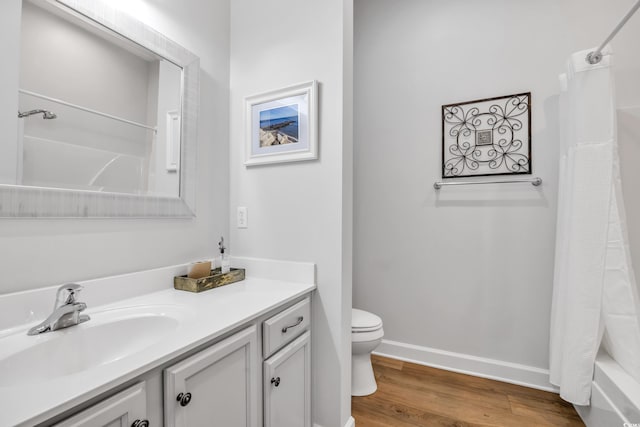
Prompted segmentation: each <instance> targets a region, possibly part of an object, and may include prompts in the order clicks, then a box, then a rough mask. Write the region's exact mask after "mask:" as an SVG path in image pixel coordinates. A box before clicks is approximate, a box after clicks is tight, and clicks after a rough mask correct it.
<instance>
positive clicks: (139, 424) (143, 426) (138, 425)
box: [131, 420, 149, 427]
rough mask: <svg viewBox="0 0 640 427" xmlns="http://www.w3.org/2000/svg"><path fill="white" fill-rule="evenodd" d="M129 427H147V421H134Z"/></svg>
mask: <svg viewBox="0 0 640 427" xmlns="http://www.w3.org/2000/svg"><path fill="white" fill-rule="evenodd" d="M131 427H149V420H135V421H134V422H133V424H131Z"/></svg>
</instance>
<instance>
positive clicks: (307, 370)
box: [263, 331, 311, 427]
mask: <svg viewBox="0 0 640 427" xmlns="http://www.w3.org/2000/svg"><path fill="white" fill-rule="evenodd" d="M263 386H264V427H310V426H311V333H310V332H308V331H307V332H305V333H304V334H303V335H302V336H301V337H299V338H297V339H296V340H295V341H293V342H292V343H291V344H289V345H287V346H286V347H285V348H283V349H282V350H280V351H279V352H277V353H276V354H275V355H274V356H272V357H270V358H269V359H268V360H266V361H265V362H264V367H263Z"/></svg>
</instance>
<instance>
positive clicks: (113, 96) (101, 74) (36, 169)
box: [0, 0, 199, 217]
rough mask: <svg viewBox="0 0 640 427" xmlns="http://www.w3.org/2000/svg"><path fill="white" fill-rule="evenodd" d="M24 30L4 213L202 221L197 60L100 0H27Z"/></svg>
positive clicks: (2, 191)
mask: <svg viewBox="0 0 640 427" xmlns="http://www.w3.org/2000/svg"><path fill="white" fill-rule="evenodd" d="M21 24H22V26H21V45H20V47H21V61H20V64H19V66H20V87H19V88H18V91H19V105H18V108H17V117H16V121H17V127H18V140H17V141H15V143H14V144H13V145H14V146H12V144H8V146H7V147H5V150H6V154H8V155H11V154H12V153H15V157H16V161H15V170H14V171H1V172H2V173H0V177H3V181H2V182H0V215H1V216H4V217H11V216H17V217H25V216H26V217H58V216H69V217H118V216H126V217H154V216H158V217H189V216H193V215H194V203H193V202H194V198H195V189H194V186H195V185H194V181H195V147H196V140H195V136H196V135H195V120H196V117H197V104H196V102H197V92H198V86H197V84H198V71H199V62H198V58H197V57H195V55H193V54H191V53H190V52H188V51H187V50H185V49H184V48H182V47H181V46H179V45H177V44H176V43H174V42H172V41H170V40H168V39H167V38H166V37H164V36H163V35H161V34H160V33H158V32H156V31H155V30H153V29H152V28H149V27H148V26H146V25H144V24H142V23H141V22H139V21H137V20H136V19H134V18H132V17H130V16H128V15H125V14H124V13H122V12H119V11H118V10H116V9H114V8H113V7H111V6H110V5H109V3H108V2H107V1H102V0H47V1H43V0H38V1H34V0H23V2H22V23H21ZM3 151H4V150H3ZM10 163H12V162H10ZM12 177H15V179H12Z"/></svg>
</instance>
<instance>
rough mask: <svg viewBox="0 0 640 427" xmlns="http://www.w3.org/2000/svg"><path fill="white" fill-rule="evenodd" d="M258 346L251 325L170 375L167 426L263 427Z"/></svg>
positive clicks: (166, 381) (166, 380)
mask: <svg viewBox="0 0 640 427" xmlns="http://www.w3.org/2000/svg"><path fill="white" fill-rule="evenodd" d="M257 343H258V334H257V328H256V326H255V325H252V326H250V327H249V328H246V329H244V330H242V331H241V332H238V333H236V334H234V335H232V336H231V337H229V338H227V339H225V340H222V341H220V342H218V343H217V344H214V345H213V346H211V347H209V348H207V349H206V350H203V351H201V352H199V353H196V354H194V355H193V356H191V357H189V358H187V359H185V360H183V361H181V362H179V363H176V364H175V365H173V366H170V367H169V368H167V369H165V371H164V411H165V412H164V419H165V426H167V427H192V426H205V425H210V426H225V427H258V422H259V405H258V387H259V384H258V381H259V380H260V373H259V369H260V364H259V360H258V358H259V352H258V348H257V345H258V344H257Z"/></svg>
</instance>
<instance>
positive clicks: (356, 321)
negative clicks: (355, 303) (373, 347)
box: [351, 308, 382, 333]
mask: <svg viewBox="0 0 640 427" xmlns="http://www.w3.org/2000/svg"><path fill="white" fill-rule="evenodd" d="M379 329H382V319H381V318H380V317H378V316H376V315H375V314H373V313H369V312H368V311H364V310H358V309H357V308H352V309H351V332H352V333H361V332H373V331H377V330H379Z"/></svg>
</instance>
